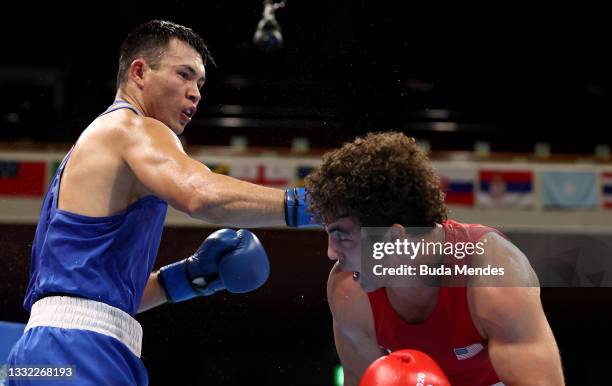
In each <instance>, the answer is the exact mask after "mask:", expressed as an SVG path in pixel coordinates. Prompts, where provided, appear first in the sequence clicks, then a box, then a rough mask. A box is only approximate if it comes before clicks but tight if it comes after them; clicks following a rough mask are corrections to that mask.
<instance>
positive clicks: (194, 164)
mask: <svg viewBox="0 0 612 386" xmlns="http://www.w3.org/2000/svg"><path fill="white" fill-rule="evenodd" d="M126 137H127V138H126V143H125V146H123V148H122V149H123V151H122V157H123V159H124V160H125V162H126V163H127V165H128V166H129V168H130V169H131V170H132V172H133V173H134V175H135V176H136V178H138V180H139V181H140V182H141V183H142V184H143V185H144V186H145V187H146V188H147V189H149V190H150V191H151V192H152V193H153V194H154V195H156V196H158V197H159V198H161V199H163V200H165V201H168V203H169V204H170V205H172V206H173V207H175V208H177V209H179V210H181V211H184V212H187V213H190V212H191V211H192V210H193V208H194V207H197V206H198V205H201V203H200V202H199V201H200V200H202V199H203V198H204V197H202V187H203V186H206V184H205V180H206V178H209V177H210V176H211V175H212V173H211V172H210V170H209V169H208V168H207V167H206V166H204V165H203V164H202V163H200V162H198V161H196V160H193V159H191V158H190V157H189V156H187V154H185V152H184V151H183V149H182V147H181V145H180V143H179V142H178V139H177V138H176V136H175V135H174V134H173V133H172V132H171V131H170V130H169V129H168V128H167V127H165V126H163V125H162V124H161V123H155V122H151V120H149V122H146V121H145V122H144V123H143V124H142V125H141V126H140V127H137V128H134V130H133V132H132V133H129V134H128V135H126Z"/></svg>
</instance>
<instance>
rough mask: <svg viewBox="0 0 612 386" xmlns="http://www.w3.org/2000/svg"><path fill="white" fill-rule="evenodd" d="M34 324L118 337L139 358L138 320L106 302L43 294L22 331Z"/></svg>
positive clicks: (140, 344) (139, 330)
mask: <svg viewBox="0 0 612 386" xmlns="http://www.w3.org/2000/svg"><path fill="white" fill-rule="evenodd" d="M34 327H57V328H67V329H79V330H88V331H94V332H97V333H100V334H103V335H106V336H110V337H113V338H115V339H117V340H119V341H120V342H121V343H123V344H124V345H126V346H127V347H128V348H129V349H130V351H132V353H134V355H136V356H137V357H139V358H140V353H141V350H142V327H141V326H140V323H138V321H137V320H136V319H134V318H132V317H131V316H130V315H129V314H128V313H126V312H124V311H122V310H120V309H118V308H115V307H112V306H109V305H108V304H104V303H100V302H96V301H94V300H89V299H83V298H74V297H70V296H49V297H45V298H42V299H40V300H38V301H37V302H36V303H34V305H33V306H32V311H31V314H30V320H29V321H28V324H27V325H26V328H25V331H28V330H29V329H31V328H34Z"/></svg>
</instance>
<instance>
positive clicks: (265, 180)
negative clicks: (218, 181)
mask: <svg viewBox="0 0 612 386" xmlns="http://www.w3.org/2000/svg"><path fill="white" fill-rule="evenodd" d="M292 172H293V168H292V167H291V166H290V165H288V164H287V162H285V161H266V162H261V161H259V162H248V161H247V162H240V161H237V162H233V163H232V164H231V167H230V175H231V176H232V177H235V178H238V179H241V180H243V181H248V182H252V183H254V184H257V185H265V186H270V187H273V188H286V187H288V186H289V185H290V184H289V181H290V180H292V179H291V174H292Z"/></svg>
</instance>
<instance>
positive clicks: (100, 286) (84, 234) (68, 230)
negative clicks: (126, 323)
mask: <svg viewBox="0 0 612 386" xmlns="http://www.w3.org/2000/svg"><path fill="white" fill-rule="evenodd" d="M121 108H128V109H130V110H132V111H134V112H135V113H136V114H139V115H140V112H139V111H138V110H137V109H136V108H135V107H133V106H132V105H130V104H129V103H127V102H124V101H116V102H115V103H114V104H113V105H111V106H110V107H109V108H108V109H107V110H106V111H105V112H104V113H102V115H104V114H107V113H109V112H111V111H115V110H118V109H121ZM71 152H72V150H71V151H70V152H69V153H68V154H67V155H66V157H65V158H64V160H63V161H62V163H61V165H60V166H59V168H58V169H57V172H56V174H55V177H54V178H53V180H52V181H51V185H50V186H49V189H48V190H47V193H46V194H45V197H44V200H43V204H42V208H41V211H40V218H39V221H38V226H37V228H36V234H35V236H34V242H33V243H32V261H31V267H30V281H29V284H28V288H27V291H26V297H25V300H24V308H25V309H26V310H27V311H28V312H30V310H31V308H32V305H33V304H34V303H35V302H36V300H38V299H40V298H41V297H44V296H49V295H56V294H62V295H69V296H76V297H82V298H87V299H91V300H96V301H99V302H102V303H106V304H108V305H111V306H113V307H117V308H119V309H121V310H123V311H125V312H127V313H129V314H131V315H133V314H135V313H136V311H137V310H138V307H139V305H140V301H141V298H142V294H143V291H144V288H145V286H146V283H147V280H148V278H149V275H150V274H151V270H152V269H153V264H154V263H155V258H156V256H157V251H158V249H159V243H160V240H161V235H162V231H163V225H164V219H165V217H166V210H167V208H168V204H167V203H166V202H165V201H162V200H160V199H159V198H157V197H155V196H146V197H143V198H141V199H140V200H138V201H136V202H134V203H133V204H131V205H130V206H128V207H127V208H126V209H125V210H124V211H122V212H121V213H119V214H117V215H113V216H106V217H89V216H83V215H80V214H76V213H72V212H68V211H65V210H61V209H58V207H57V199H58V191H59V187H60V181H61V178H62V173H63V171H64V167H65V166H66V163H67V162H68V159H69V158H70V154H71ZM92 172H93V171H92Z"/></svg>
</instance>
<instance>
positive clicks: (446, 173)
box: [436, 168, 476, 206]
mask: <svg viewBox="0 0 612 386" xmlns="http://www.w3.org/2000/svg"><path fill="white" fill-rule="evenodd" d="M436 173H437V174H438V177H440V185H441V187H442V191H444V194H445V195H446V197H445V199H446V204H448V205H463V206H474V185H475V183H476V171H475V170H473V169H470V168H437V169H436Z"/></svg>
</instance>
